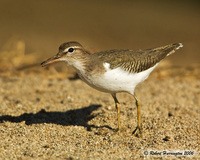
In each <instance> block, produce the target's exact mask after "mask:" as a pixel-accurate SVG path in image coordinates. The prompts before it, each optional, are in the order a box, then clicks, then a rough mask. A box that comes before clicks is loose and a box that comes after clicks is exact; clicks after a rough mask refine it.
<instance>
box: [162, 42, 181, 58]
mask: <svg viewBox="0 0 200 160" xmlns="http://www.w3.org/2000/svg"><path fill="white" fill-rule="evenodd" d="M181 47H183V45H182V43H172V44H169V45H166V46H164V47H163V51H164V52H165V53H167V56H169V55H171V54H173V53H174V52H175V51H176V50H178V49H179V48H181Z"/></svg>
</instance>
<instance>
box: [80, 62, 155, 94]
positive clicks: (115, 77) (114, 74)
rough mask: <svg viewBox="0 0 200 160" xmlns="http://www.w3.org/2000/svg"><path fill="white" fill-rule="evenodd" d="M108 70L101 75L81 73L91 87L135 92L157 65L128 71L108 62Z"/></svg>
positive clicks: (106, 90) (110, 90)
mask: <svg viewBox="0 0 200 160" xmlns="http://www.w3.org/2000/svg"><path fill="white" fill-rule="evenodd" d="M104 66H105V69H106V72H105V73H104V74H102V75H101V76H100V75H99V74H93V75H90V76H88V75H87V76H86V75H85V74H84V73H81V74H79V75H80V77H81V78H82V79H83V81H85V82H86V83H87V84H88V85H90V86H91V87H93V88H95V89H97V90H100V91H103V92H108V93H116V92H128V93H130V94H134V89H135V87H136V86H137V85H138V84H139V83H140V82H142V81H144V80H145V79H146V78H148V76H149V74H150V73H151V72H152V71H153V69H154V68H155V67H156V66H157V64H156V65H155V66H153V67H152V68H149V69H147V70H145V71H143V72H140V73H128V72H126V71H124V70H122V69H121V68H120V67H118V68H115V69H110V67H109V66H110V65H109V64H108V63H105V64H104Z"/></svg>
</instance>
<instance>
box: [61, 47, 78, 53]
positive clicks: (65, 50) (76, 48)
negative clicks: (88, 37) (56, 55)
mask: <svg viewBox="0 0 200 160" xmlns="http://www.w3.org/2000/svg"><path fill="white" fill-rule="evenodd" d="M69 48H74V49H80V48H81V47H80V46H71V47H68V48H66V49H65V50H64V51H63V52H67V51H68V50H69Z"/></svg>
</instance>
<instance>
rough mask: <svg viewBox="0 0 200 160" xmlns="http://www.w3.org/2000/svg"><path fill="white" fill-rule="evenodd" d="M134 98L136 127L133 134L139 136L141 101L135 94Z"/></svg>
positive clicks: (140, 128)
mask: <svg viewBox="0 0 200 160" xmlns="http://www.w3.org/2000/svg"><path fill="white" fill-rule="evenodd" d="M134 98H135V101H136V102H135V104H136V107H137V127H136V128H135V130H134V131H133V134H134V135H136V136H140V135H142V122H141V103H140V101H139V100H138V99H137V97H136V96H135V95H134Z"/></svg>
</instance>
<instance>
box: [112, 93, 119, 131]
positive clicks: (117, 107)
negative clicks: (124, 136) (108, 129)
mask: <svg viewBox="0 0 200 160" xmlns="http://www.w3.org/2000/svg"><path fill="white" fill-rule="evenodd" d="M112 97H113V99H114V101H115V107H116V109H117V119H118V128H117V131H120V129H121V121H120V103H119V101H118V100H117V97H116V94H115V93H114V94H112Z"/></svg>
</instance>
